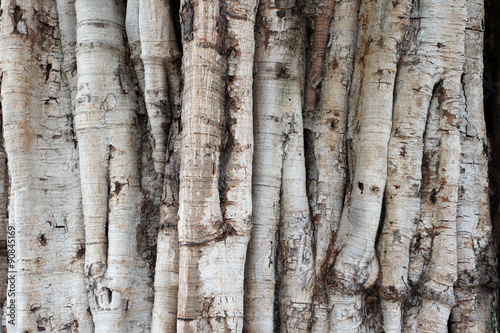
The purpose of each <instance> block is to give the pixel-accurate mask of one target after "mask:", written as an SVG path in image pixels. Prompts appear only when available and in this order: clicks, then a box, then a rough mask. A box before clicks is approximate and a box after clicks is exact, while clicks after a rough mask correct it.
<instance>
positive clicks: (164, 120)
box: [139, 0, 182, 332]
mask: <svg viewBox="0 0 500 333" xmlns="http://www.w3.org/2000/svg"><path fill="white" fill-rule="evenodd" d="M172 10H173V9H172V6H171V4H170V3H164V2H161V1H151V0H146V1H142V0H141V1H140V15H139V23H140V26H141V43H142V55H141V57H143V58H144V66H145V69H146V81H145V92H144V94H145V96H146V107H147V109H148V110H149V111H150V112H149V115H150V117H149V123H150V127H151V131H152V132H153V133H152V134H153V140H154V143H155V144H156V140H155V136H156V137H157V136H158V135H160V137H162V139H163V140H164V141H165V156H164V157H165V159H164V160H161V159H162V153H163V152H161V151H160V152H158V150H157V153H155V157H154V158H153V160H154V164H155V170H156V172H159V171H161V172H160V174H163V173H164V174H165V177H164V185H163V195H162V203H161V208H160V230H159V231H158V242H157V244H158V247H157V257H156V269H155V281H154V285H155V300H154V306H153V317H152V324H151V331H152V332H175V331H176V327H177V294H178V286H179V246H178V239H179V237H178V220H179V215H178V210H179V168H180V152H179V150H180V140H179V137H180V135H181V134H180V121H181V119H180V112H181V107H182V106H181V101H180V94H181V91H180V90H181V72H180V70H181V69H180V66H179V60H180V57H181V53H180V50H179V48H178V44H177V41H176V36H175V31H174V22H173V21H172V17H173V13H172ZM158 22H163V24H162V26H158ZM155 111H158V112H159V114H154V113H155ZM153 125H154V126H153ZM167 126H168V127H169V128H167ZM153 127H154V128H155V130H154V131H153ZM158 130H159V131H160V132H159V133H158V132H157V131H158ZM167 132H168V137H167ZM163 136H164V138H163ZM160 143H161V142H160ZM156 147H157V149H158V148H160V147H159V146H156ZM158 158H159V160H158ZM163 164H164V165H165V170H164V171H162V170H160V168H161V166H162V165H163Z"/></svg>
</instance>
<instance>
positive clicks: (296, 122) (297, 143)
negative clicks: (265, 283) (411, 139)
mask: <svg viewBox="0 0 500 333" xmlns="http://www.w3.org/2000/svg"><path fill="white" fill-rule="evenodd" d="M276 8H277V9H278V10H279V11H278V17H280V16H282V17H283V19H284V20H285V21H289V22H290V23H291V24H294V25H295V26H296V27H298V26H299V18H300V15H297V14H299V13H300V11H299V10H298V8H297V7H296V6H295V3H294V2H293V1H291V2H289V3H280V4H279V5H278V4H277V6H276ZM280 12H281V14H280ZM278 22H279V21H278ZM303 33H304V32H303V31H302V29H300V28H299V29H297V30H296V31H294V32H293V33H292V34H290V37H289V38H290V39H289V43H290V44H291V47H290V48H291V49H292V50H293V51H292V52H293V53H292V52H290V51H289V52H290V53H289V54H288V55H287V56H289V58H288V57H284V58H285V59H287V58H288V59H290V62H289V63H288V64H287V66H286V67H285V70H286V77H282V80H281V82H280V83H281V84H282V90H281V91H280V93H281V94H284V95H285V96H287V97H288V102H286V101H285V103H283V104H281V106H282V107H283V111H282V117H283V118H282V121H283V123H284V132H283V136H282V140H283V141H282V145H283V161H282V173H281V193H280V208H281V209H280V221H279V243H278V265H277V276H278V278H279V279H280V283H279V290H278V297H279V320H280V323H279V327H280V332H308V331H309V330H310V325H311V315H312V296H313V287H314V281H315V271H314V257H313V250H312V240H313V239H312V237H313V234H312V225H311V218H310V211H309V203H308V199H307V190H306V170H305V156H304V155H305V152H304V136H303V133H304V130H303V121H302V110H301V106H302V103H301V85H302V81H301V76H300V75H301V71H300V44H296V45H294V42H295V41H294V38H296V40H297V41H300V40H301V35H302V34H303ZM294 34H295V36H294ZM281 66H283V65H281ZM281 70H282V71H283V67H281ZM278 76H279V74H278ZM285 96H284V97H285ZM285 98H286V97H285Z"/></svg>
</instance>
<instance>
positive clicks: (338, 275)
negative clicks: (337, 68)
mask: <svg viewBox="0 0 500 333" xmlns="http://www.w3.org/2000/svg"><path fill="white" fill-rule="evenodd" d="M409 10H410V1H398V2H395V3H394V2H392V1H376V2H370V3H362V4H361V8H360V14H359V15H360V16H359V22H360V23H361V24H362V26H363V28H362V29H361V31H360V37H359V41H358V47H360V50H359V52H358V55H357V59H356V65H355V66H356V67H355V71H356V72H357V73H356V74H355V79H354V83H355V86H354V90H353V91H355V92H356V94H357V95H358V96H357V100H353V101H351V103H352V104H351V105H350V113H352V115H350V125H349V127H350V132H349V138H350V139H352V143H351V144H352V148H351V149H352V151H351V152H350V154H351V160H350V161H349V164H350V168H351V170H350V171H351V173H352V176H351V184H350V188H349V189H348V192H347V195H346V199H345V205H344V209H343V212H342V218H341V221H340V225H339V229H338V232H337V235H336V241H335V247H334V249H335V251H336V252H338V254H337V256H336V258H335V264H334V267H333V272H332V274H333V279H334V285H335V289H333V290H332V291H333V293H332V295H330V297H333V299H335V300H336V301H335V302H334V304H333V306H334V310H333V311H332V318H331V320H332V322H331V329H332V331H350V332H356V331H357V330H360V329H361V321H358V322H356V321H355V320H352V319H354V318H357V319H360V318H361V316H360V313H359V311H361V309H360V308H357V307H356V303H357V302H346V301H345V300H343V298H344V297H346V299H352V298H353V297H355V298H359V296H356V294H357V293H360V292H362V291H360V290H362V289H363V288H366V287H369V286H371V285H372V284H373V283H374V282H375V280H376V276H377V275H378V263H377V261H376V257H375V238H376V234H377V229H378V226H379V221H380V214H381V208H382V198H383V193H384V188H385V183H386V177H387V154H388V151H387V145H388V141H389V137H390V132H391V127H392V105H393V89H394V82H395V76H396V64H397V61H398V56H399V54H398V44H399V43H400V42H401V40H402V38H403V35H404V31H405V28H406V26H407V24H408V21H409ZM334 294H336V295H335V296H333V295H334ZM336 304H338V305H336ZM345 304H349V305H348V307H347V308H346V309H345V310H344V311H342V312H337V310H335V307H336V306H341V307H344V306H345ZM336 314H340V317H337V316H336Z"/></svg>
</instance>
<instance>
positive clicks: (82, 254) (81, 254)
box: [76, 245, 85, 259]
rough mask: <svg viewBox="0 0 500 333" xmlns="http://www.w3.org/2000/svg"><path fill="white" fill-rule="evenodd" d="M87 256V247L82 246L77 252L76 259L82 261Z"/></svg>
mask: <svg viewBox="0 0 500 333" xmlns="http://www.w3.org/2000/svg"><path fill="white" fill-rule="evenodd" d="M84 256H85V245H80V248H79V249H78V251H76V257H77V258H78V259H82V258H83V257H84Z"/></svg>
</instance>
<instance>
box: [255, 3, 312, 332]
mask: <svg viewBox="0 0 500 333" xmlns="http://www.w3.org/2000/svg"><path fill="white" fill-rule="evenodd" d="M257 28H258V30H257V34H256V54H255V64H256V71H257V73H256V76H255V84H254V96H255V97H254V101H255V108H254V110H255V122H254V126H255V128H254V135H255V154H254V164H253V170H254V171H253V180H252V183H253V191H252V195H253V217H252V238H251V240H250V244H249V250H248V259H247V270H246V286H245V292H246V293H245V331H246V332H272V331H273V329H274V320H273V317H274V289H275V282H276V280H275V279H276V277H275V260H276V245H277V244H276V233H277V229H278V223H279V221H280V211H281V220H282V223H283V224H282V226H283V230H282V231H283V233H280V247H282V251H283V252H282V253H281V255H280V259H281V260H282V261H283V265H281V267H280V269H279V273H281V274H282V277H283V281H282V283H281V289H282V290H281V291H280V294H281V295H282V296H283V297H282V301H280V317H281V319H282V322H281V330H282V331H285V330H290V331H293V332H295V331H300V330H304V329H306V328H307V327H308V325H309V323H308V321H309V318H310V309H309V308H310V306H311V301H312V299H311V296H312V295H311V292H312V290H311V283H312V281H311V280H310V279H311V278H313V275H311V274H314V272H313V267H312V266H311V267H308V265H313V261H312V257H311V260H310V262H307V264H306V265H305V266H303V267H300V266H301V265H300V262H301V260H302V258H304V259H306V258H307V257H308V256H310V255H312V253H309V254H308V251H311V249H310V246H311V245H310V239H309V237H310V236H311V235H310V225H309V223H310V220H309V212H308V209H307V198H306V196H305V184H304V183H302V182H303V181H304V180H302V181H301V182H298V183H295V182H294V180H293V179H292V178H294V177H295V174H294V172H299V175H300V174H302V176H304V177H305V170H304V162H303V161H304V157H303V155H302V156H300V154H303V148H302V147H303V142H302V141H303V139H302V138H301V137H300V136H299V135H301V132H302V124H301V123H302V120H301V117H300V114H299V112H300V107H301V101H300V89H301V87H300V82H301V81H300V76H299V73H300V71H299V57H300V43H301V31H300V29H299V27H298V16H297V11H296V8H295V7H293V4H292V2H286V1H285V2H282V3H280V4H274V3H270V2H269V1H261V3H260V6H259V16H258V18H257ZM296 126H297V128H295V127H296ZM294 131H297V133H293V132H294ZM298 133H300V134H299V135H298ZM287 137H288V138H287ZM287 139H288V140H289V141H288V140H287ZM287 143H289V145H288V146H287ZM285 150H286V153H288V154H289V155H287V157H285ZM285 159H286V162H285ZM285 169H286V172H285ZM285 182H286V183H287V184H286V185H284V183H285ZM292 183H293V185H292ZM282 186H283V187H282ZM280 191H284V192H286V195H287V196H288V195H290V194H291V193H292V192H293V198H296V199H298V201H294V202H293V203H292V202H290V201H288V198H286V197H285V196H283V197H282V198H283V199H284V201H282V202H280ZM283 194H284V193H283ZM290 199H292V197H290ZM290 228H300V229H301V230H302V231H305V233H304V234H300V235H299V234H296V239H294V240H293V241H292V238H294V237H295V236H294V235H292V234H291V232H290ZM281 237H283V238H281ZM288 250H289V252H287V251H288ZM299 285H300V286H301V287H303V289H301V288H300V289H299V290H298V288H299ZM304 310H305V311H304ZM308 312H309V313H308ZM299 317H302V318H301V319H299V320H298V323H297V322H294V321H295V320H296V319H297V318H299ZM302 319H304V320H302Z"/></svg>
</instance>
